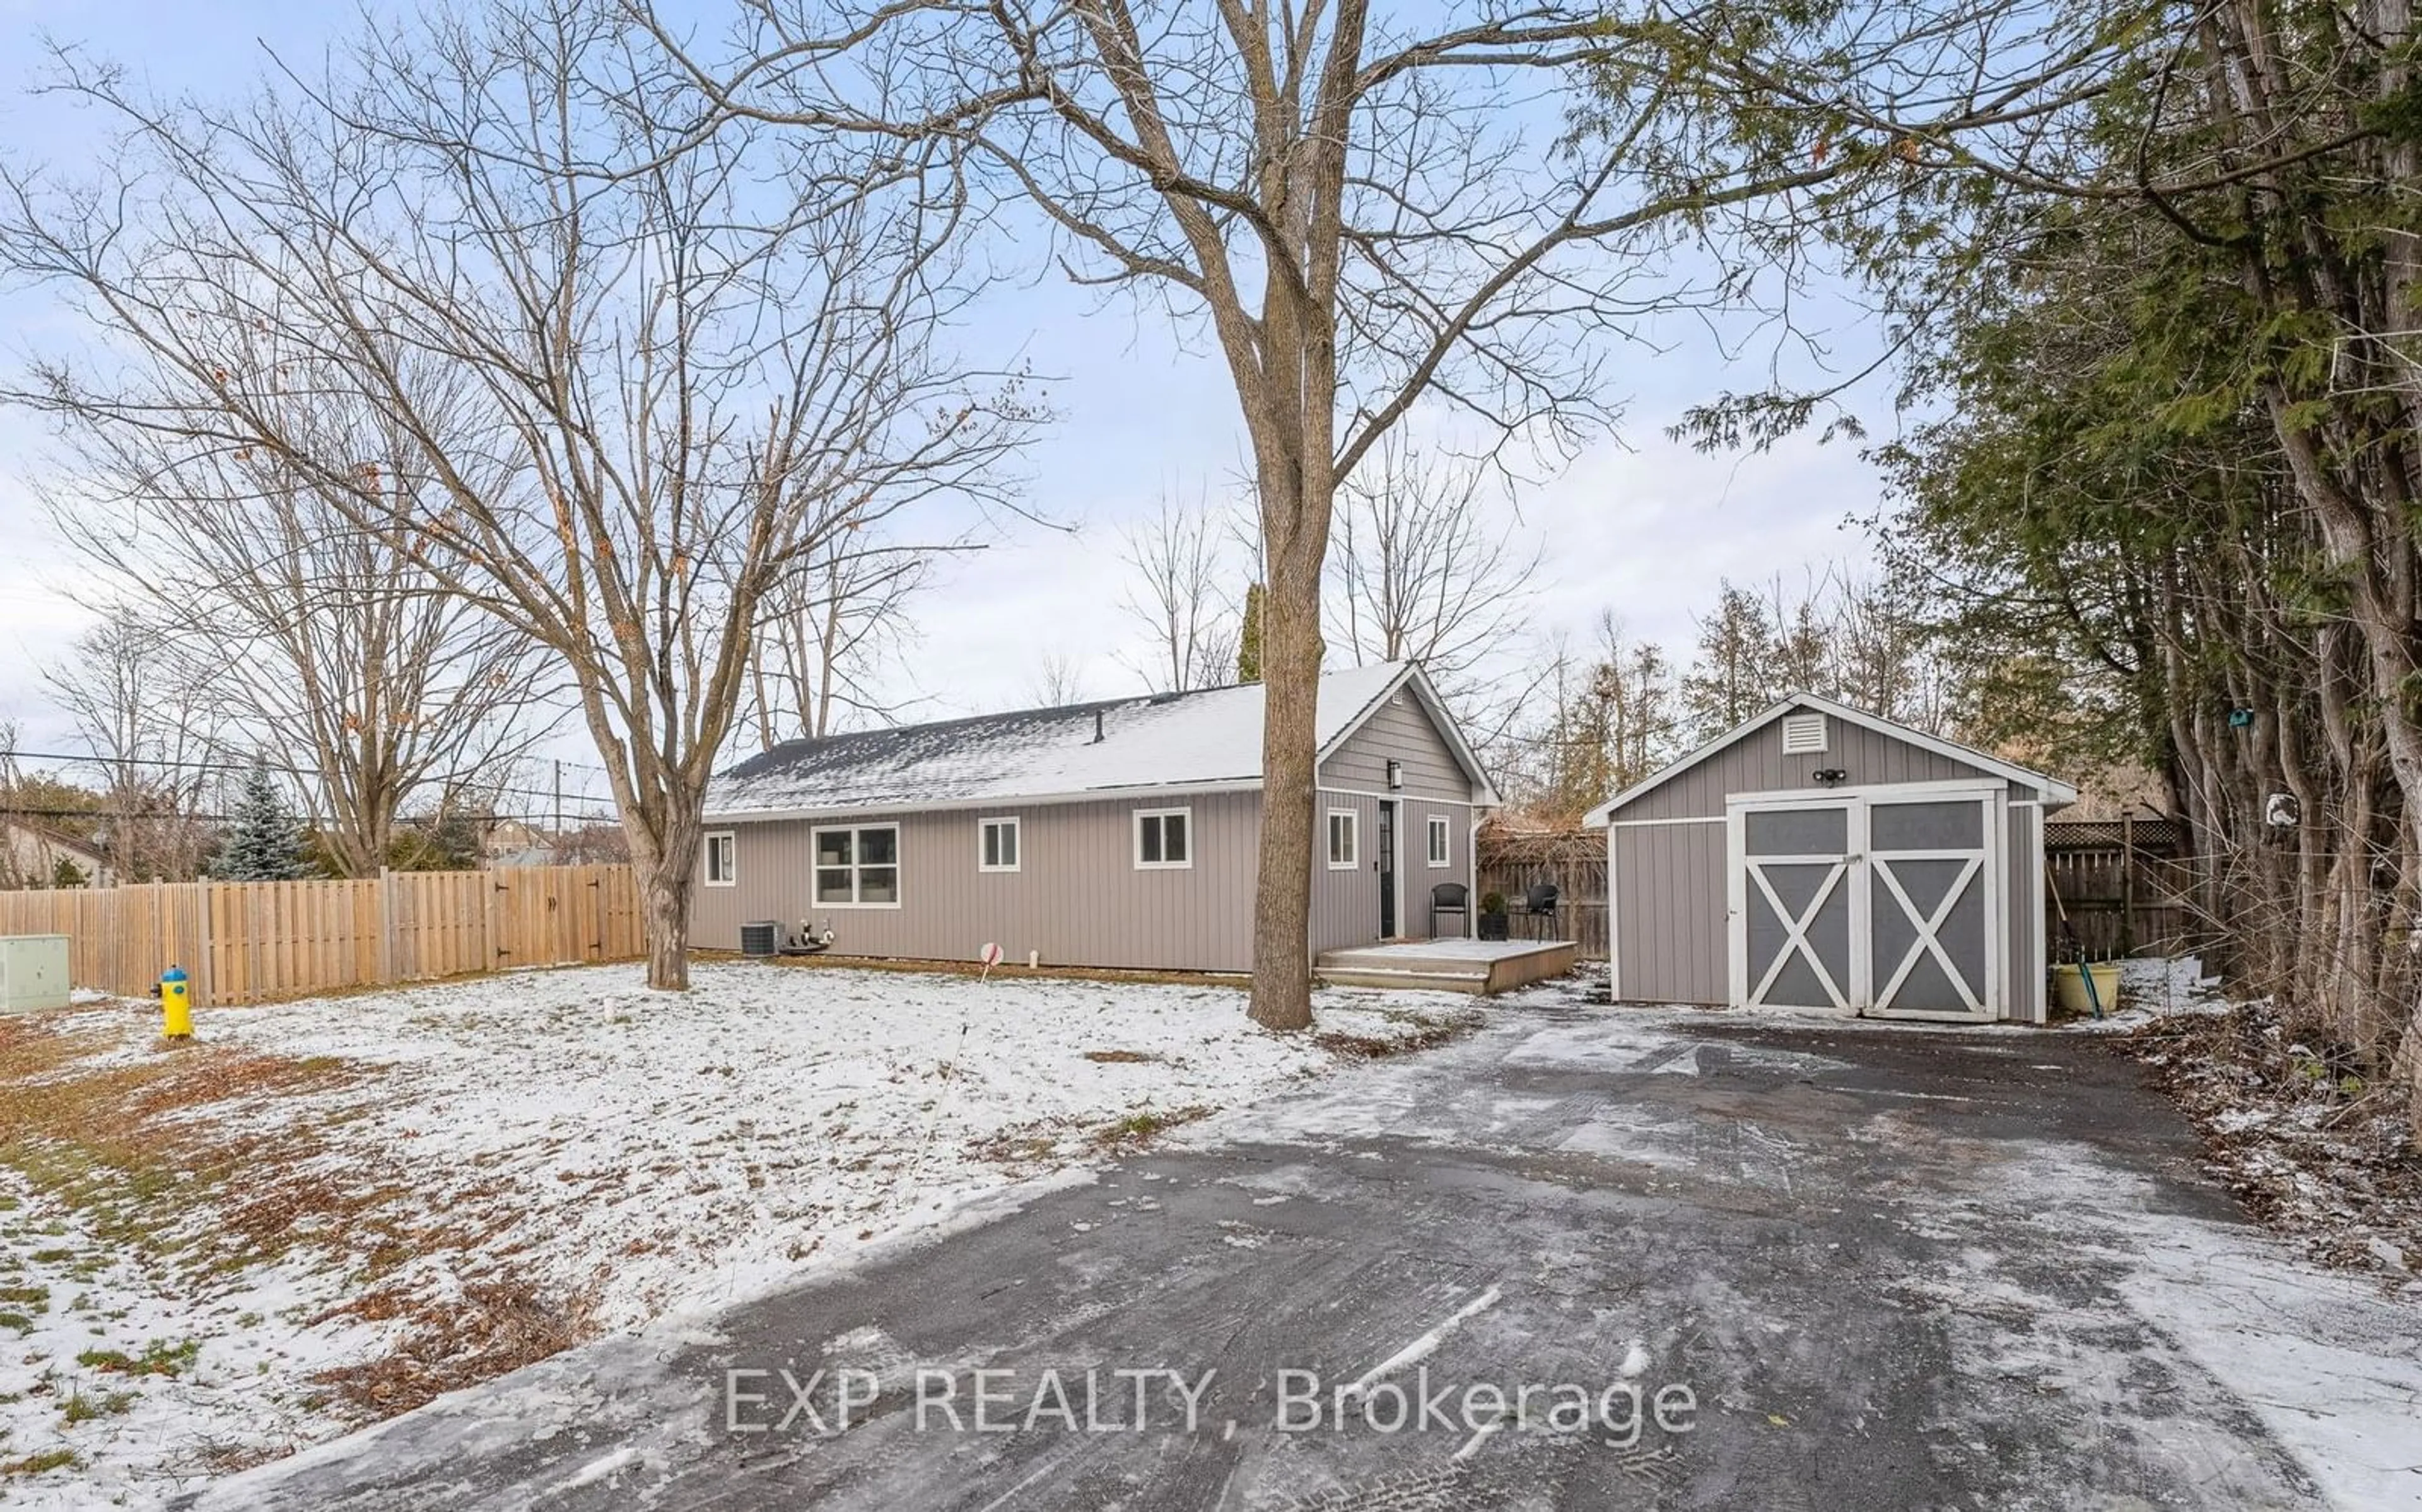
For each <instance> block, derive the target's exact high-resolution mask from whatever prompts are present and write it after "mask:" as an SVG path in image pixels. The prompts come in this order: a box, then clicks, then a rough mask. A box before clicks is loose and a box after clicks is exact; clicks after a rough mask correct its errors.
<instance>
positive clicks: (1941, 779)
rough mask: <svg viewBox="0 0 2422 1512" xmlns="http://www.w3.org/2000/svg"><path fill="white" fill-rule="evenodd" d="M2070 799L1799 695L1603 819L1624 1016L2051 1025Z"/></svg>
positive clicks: (2016, 771)
mask: <svg viewBox="0 0 2422 1512" xmlns="http://www.w3.org/2000/svg"><path fill="white" fill-rule="evenodd" d="M2076 801H2077V790H2076V789H2075V788H2073V787H2069V786H2068V784H2067V783H2064V782H2060V781H2057V780H2055V779H2053V778H2051V777H2047V776H2045V775H2043V774H2042V773H2041V772H2029V771H2028V770H2026V769H2025V768H2023V767H2019V766H2014V765H2012V764H2011V763H2009V762H2007V761H2004V760H2002V759H2001V758H2000V757H1998V756H1989V755H1988V754H1987V753H1985V752H1982V751H1976V750H1972V749H1970V748H1969V747H1967V746H1963V745H1959V744H1957V743H1955V742H1953V741H1950V740H1942V739H1939V738H1937V737H1935V736H1931V735H1927V734H1924V733H1922V732H1920V731H1917V730H1913V729H1911V728H1908V727H1907V726H1905V725H1896V724H1894V723H1893V722H1892V721H1890V720H1885V719H1879V718H1878V717H1877V716H1875V715H1873V714H1869V713H1865V712H1864V711H1862V710H1860V709H1851V708H1848V707H1847V706H1846V705H1842V704H1837V703H1834V702H1832V701H1831V700H1829V699H1825V698H1819V697H1816V695H1814V694H1793V695H1791V696H1790V697H1788V698H1785V700H1783V701H1782V702H1781V703H1779V704H1777V705H1775V706H1774V707H1773V708H1772V709H1768V710H1767V711H1766V712H1764V713H1762V714H1760V715H1758V716H1757V717H1756V718H1755V719H1753V720H1751V721H1749V722H1748V723H1747V724H1745V725H1741V726H1740V727H1739V728H1738V729H1736V730H1734V731H1732V732H1731V733H1729V734H1727V735H1725V736H1723V737H1722V739H1720V740H1714V741H1712V742H1710V743H1708V744H1707V745H1705V746H1702V747H1701V748H1699V749H1698V750H1696V751H1693V752H1691V754H1690V755H1689V756H1684V757H1683V758H1682V759H1680V760H1679V761H1676V762H1675V763H1674V764H1673V765H1671V766H1669V767H1667V768H1665V769H1664V770H1663V771H1661V772H1658V773H1656V774H1655V775H1654V776H1652V777H1649V778H1648V779H1647V780H1646V781H1644V782H1642V783H1640V784H1638V785H1636V786H1634V787H1629V788H1627V789H1626V790H1624V791H1623V792H1620V793H1617V794H1616V795H1615V796H1614V797H1613V798H1612V799H1611V800H1609V801H1608V802H1607V803H1605V804H1603V805H1602V806H1600V807H1598V808H1596V809H1594V810H1592V811H1591V813H1590V815H1589V817H1588V818H1587V820H1586V822H1587V823H1589V824H1591V825H1593V826H1604V827H1605V829H1606V836H1607V912H1608V918H1607V937H1608V955H1609V957H1610V959H1611V960H1612V976H1613V984H1612V985H1613V992H1614V996H1615V998H1616V1000H1617V1001H1635V1002H1667V1003H1708V1004H1727V1005H1758V1004H1774V1005H1789V1006H1794V1007H1806V1008H1819V1009H1827V1010H1832V1011H1834V1012H1840V1013H1855V1014H1861V1015H1872V1016H1876V1017H1882V1018H1904V1019H1938V1020H1951V1021H1988V1020H2000V1019H2009V1020H2017V1021H2022V1022H2030V1023H2040V1022H2042V1021H2043V1020H2044V992H2045V986H2046V982H2045V978H2046V976H2047V974H2048V961H2047V957H2046V952H2045V947H2046V941H2045V938H2044V927H2043V917H2044V858H2043V821H2044V816H2045V815H2046V814H2047V813H2049V812H2051V811H2052V810H2054V809H2058V808H2061V807H2064V806H2066V805H2067V804H2069V803H2075V802H2076Z"/></svg>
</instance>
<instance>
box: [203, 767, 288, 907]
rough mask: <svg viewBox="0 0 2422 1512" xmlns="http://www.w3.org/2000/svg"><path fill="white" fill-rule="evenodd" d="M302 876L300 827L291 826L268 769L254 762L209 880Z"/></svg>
mask: <svg viewBox="0 0 2422 1512" xmlns="http://www.w3.org/2000/svg"><path fill="white" fill-rule="evenodd" d="M304 870H305V867H304V865H303V831H302V827H301V826H300V825H298V824H296V823H295V822H294V815H293V813H292V812H291V810H289V809H288V808H287V806H286V797H285V795H284V794H282V793H280V792H279V791H278V790H277V784H276V782H275V779H273V778H272V777H271V776H270V775H269V768H268V767H267V766H266V765H264V764H262V763H260V762H258V761H256V762H254V763H253V767H252V771H250V772H246V773H245V774H244V790H243V791H242V792H240V793H238V794H237V795H236V802H235V812H234V813H233V814H232V815H231V816H229V818H228V830H227V834H226V836H225V837H224V838H223V839H222V840H221V841H220V843H219V853H218V855H217V856H216V857H215V858H214V859H213V860H212V863H211V875H212V876H213V877H215V878H217V879H218V880H219V881H228V882H284V881H293V880H294V879H295V878H297V877H300V876H302V875H303V873H304Z"/></svg>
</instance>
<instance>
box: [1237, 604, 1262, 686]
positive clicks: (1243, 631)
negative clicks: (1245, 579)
mask: <svg viewBox="0 0 2422 1512" xmlns="http://www.w3.org/2000/svg"><path fill="white" fill-rule="evenodd" d="M1236 680H1237V681H1238V682H1259V681H1261V680H1262V585H1260V584H1258V583H1249V584H1247V585H1245V623H1244V625H1243V626H1242V627H1241V628H1240V629H1239V630H1238V631H1237V633H1236Z"/></svg>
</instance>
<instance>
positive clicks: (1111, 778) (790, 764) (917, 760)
mask: <svg viewBox="0 0 2422 1512" xmlns="http://www.w3.org/2000/svg"><path fill="white" fill-rule="evenodd" d="M1407 665H1408V664H1407V663H1405V662H1379V663H1376V664H1374V665H1371V666H1359V667H1343V668H1340V669H1338V670H1336V671H1333V672H1329V673H1328V674H1326V675H1324V676H1323V677H1322V678H1321V679H1320V701H1319V709H1318V712H1317V731H1318V737H1319V743H1320V747H1321V749H1322V750H1323V751H1326V750H1327V749H1328V748H1329V744H1330V742H1332V741H1334V740H1337V738H1338V737H1339V736H1340V735H1342V734H1344V733H1345V731H1346V730H1347V729H1348V728H1350V727H1351V726H1352V725H1354V724H1355V723H1356V722H1357V721H1358V720H1359V719H1360V717H1361V715H1362V714H1363V712H1364V711H1365V710H1367V709H1369V708H1370V707H1371V706H1372V705H1373V704H1374V703H1376V701H1378V699H1379V698H1380V697H1382V696H1383V695H1385V694H1387V693H1388V691H1389V690H1390V688H1391V687H1392V686H1393V685H1394V683H1395V681H1396V679H1397V678H1399V677H1401V676H1403V675H1404V674H1405V672H1406V670H1407ZM1097 734H1098V736H1099V739H1096V738H1095V737H1096V735H1097ZM1261 774H1262V689H1261V685H1260V684H1258V683H1246V684H1242V685H1240V686H1236V687H1231V688H1206V689H1203V690H1201V691H1199V692H1195V693H1187V694H1164V695H1158V696H1154V697H1148V698H1129V699H1125V700H1122V701H1119V702H1115V703H1101V704H1083V705H1076V706H1072V707H1069V708H1065V709H1033V710H1029V711H1025V712H1019V713H1010V714H985V715H980V716H978V717H976V718H973V719H958V720H947V721H944V722H942V723H939V724H934V725H910V726H908V727H906V728H903V729H894V730H873V731H867V732H864V733H860V734H852V735H838V736H833V737H830V738H827V739H825V740H812V741H801V742H794V743H793V744H791V745H786V746H781V747H779V748H777V749H775V750H773V751H769V752H767V753H766V754H764V755H763V756H756V757H753V758H751V759H749V760H747V761H744V762H742V763H741V764H740V765H739V766H737V767H734V768H733V769H732V770H731V771H730V772H725V773H724V774H723V775H721V776H719V777H717V778H716V779H715V783H714V786H713V787H712V788H711V789H710V790H709V793H708V796H707V804H706V806H707V815H708V817H709V818H745V817H747V816H749V815H762V814H783V813H797V812H802V811H806V810H816V811H822V812H839V811H841V810H845V809H863V808H875V807H883V806H887V805H891V804H898V803H946V802H956V801H968V800H978V799H1004V800H1006V799H1013V798H1066V797H1072V796H1075V795H1077V794H1084V793H1102V794H1113V793H1118V792H1124V791H1132V790H1135V789H1139V788H1151V787H1169V786H1173V785H1186V784H1211V783H1251V782H1258V781H1260V779H1261Z"/></svg>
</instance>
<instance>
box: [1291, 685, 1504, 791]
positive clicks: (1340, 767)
mask: <svg viewBox="0 0 2422 1512" xmlns="http://www.w3.org/2000/svg"><path fill="white" fill-rule="evenodd" d="M1391 760H1393V761H1397V762H1400V763H1402V768H1403V770H1402V775H1403V777H1404V786H1403V787H1401V788H1398V789H1397V791H1399V792H1402V793H1403V794H1405V795H1406V796H1408V797H1411V798H1439V799H1451V800H1454V801H1455V802H1458V803H1470V802H1471V799H1472V782H1471V774H1470V772H1466V771H1464V769H1463V763H1462V762H1460V761H1457V760H1456V759H1455V749H1454V747H1452V746H1451V745H1449V744H1448V743H1447V740H1446V737H1445V736H1444V735H1442V734H1440V733H1439V727H1438V725H1437V723H1436V722H1435V721H1433V720H1432V719H1431V718H1430V715H1429V710H1428V709H1424V708H1423V706H1422V701H1421V697H1420V695H1419V694H1415V693H1414V692H1413V691H1412V690H1411V689H1409V688H1399V689H1398V690H1396V692H1395V694H1394V695H1393V696H1392V697H1391V698H1389V700H1388V701H1387V702H1386V703H1384V704H1381V705H1380V706H1379V707H1378V708H1377V709H1374V710H1373V711H1372V714H1371V717H1370V718H1369V719H1368V720H1367V721H1365V722H1364V723H1363V725H1362V727H1361V728H1360V729H1359V730H1356V731H1355V732H1354V734H1353V735H1352V736H1351V737H1349V738H1348V739H1347V740H1345V743H1344V744H1342V745H1340V746H1339V747H1338V748H1337V749H1336V750H1335V751H1334V752H1331V753H1330V754H1329V759H1328V760H1327V761H1325V762H1323V763H1321V768H1320V781H1321V786H1323V787H1335V788H1340V789H1345V790H1348V791H1351V790H1354V789H1357V788H1359V789H1360V790H1362V791H1364V792H1374V793H1384V792H1387V791H1388V790H1389V788H1388V763H1389V762H1390V761H1391Z"/></svg>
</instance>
